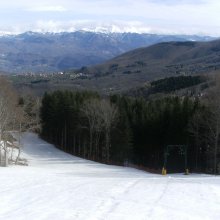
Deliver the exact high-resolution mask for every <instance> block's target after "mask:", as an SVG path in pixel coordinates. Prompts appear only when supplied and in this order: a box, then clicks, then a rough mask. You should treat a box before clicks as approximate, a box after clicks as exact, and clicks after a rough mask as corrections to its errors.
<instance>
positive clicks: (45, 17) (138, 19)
mask: <svg viewBox="0 0 220 220" xmlns="http://www.w3.org/2000/svg"><path fill="white" fill-rule="evenodd" d="M6 9H7V10H6ZM12 9H13V11H12ZM219 11H220V1H219V0H138V1H134V0H120V1H119V0H105V1H103V0H80V1H79V0H38V1H30V0H17V1H14V0H7V1H3V2H1V4H0V31H3V29H4V30H6V29H10V28H11V27H16V28H17V29H19V30H23V31H24V30H28V28H29V29H30V30H33V31H35V30H39V31H40V30H45V31H51V32H59V31H71V30H75V29H79V28H81V29H85V30H94V29H96V30H103V31H104V30H111V31H115V32H118V31H127V32H129V31H130V32H136V31H137V32H150V33H152V32H156V33H159V32H162V33H180V34H181V33H186V34H200V33H203V34H207V35H219V36H220V13H219ZM57 12H60V13H57ZM61 12H65V13H61ZM12 13H13V14H12ZM115 21H119V22H115ZM133 21H135V22H133ZM6 25H7V27H6ZM3 26H4V28H3ZM18 27H19V28H18ZM11 29H13V28H11Z"/></svg>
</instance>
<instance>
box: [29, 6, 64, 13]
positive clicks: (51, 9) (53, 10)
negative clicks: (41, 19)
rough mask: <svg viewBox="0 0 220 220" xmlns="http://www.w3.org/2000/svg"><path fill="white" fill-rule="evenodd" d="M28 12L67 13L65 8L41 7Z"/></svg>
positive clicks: (30, 9)
mask: <svg viewBox="0 0 220 220" xmlns="http://www.w3.org/2000/svg"><path fill="white" fill-rule="evenodd" d="M27 10H28V11H36V12H64V11H67V9H66V8H64V7H63V6H39V7H33V8H29V9H27Z"/></svg>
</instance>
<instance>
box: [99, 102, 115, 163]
mask: <svg viewBox="0 0 220 220" xmlns="http://www.w3.org/2000/svg"><path fill="white" fill-rule="evenodd" d="M117 113H118V111H117V107H116V106H115V105H113V104H111V103H110V101H109V100H105V99H103V100H101V101H100V107H99V115H100V117H101V119H102V126H103V129H104V136H105V147H104V150H103V159H104V160H105V161H106V162H107V163H109V159H110V148H111V129H112V127H113V125H114V123H115V122H116V119H117Z"/></svg>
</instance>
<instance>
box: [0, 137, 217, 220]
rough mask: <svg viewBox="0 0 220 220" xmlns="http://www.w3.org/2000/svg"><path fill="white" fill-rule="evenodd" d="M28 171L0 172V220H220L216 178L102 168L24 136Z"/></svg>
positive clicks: (1, 170)
mask: <svg viewBox="0 0 220 220" xmlns="http://www.w3.org/2000/svg"><path fill="white" fill-rule="evenodd" d="M22 142H23V153H22V157H25V158H27V159H28V161H29V166H11V167H8V168H3V167H1V168H0V219H1V220H8V219H13V220H24V219H25V220H43V219H47V220H66V219H69V220H78V219H82V220H93V219H94V220H99V219H100V220H101V219H112V220H113V219H114V220H116V219H117V220H128V219H131V220H139V219H144V220H148V219H155V220H161V219H167V220H172V219H174V220H181V219H183V220H187V219H193V220H196V219H198V220H206V219H210V220H215V219H216V220H219V219H220V177H214V176H208V175H189V176H184V175H181V174H179V175H167V176H161V175H154V174H149V173H146V172H143V171H139V170H135V169H132V168H123V167H117V166H108V165H103V164H99V163H95V162H91V161H87V160H83V159H80V158H77V157H74V156H71V155H68V154H66V153H63V152H61V151H59V150H57V149H56V148H55V147H54V146H52V145H50V144H47V143H46V142H45V141H42V140H41V139H40V138H38V137H37V135H35V134H32V133H25V134H24V135H23V138H22Z"/></svg>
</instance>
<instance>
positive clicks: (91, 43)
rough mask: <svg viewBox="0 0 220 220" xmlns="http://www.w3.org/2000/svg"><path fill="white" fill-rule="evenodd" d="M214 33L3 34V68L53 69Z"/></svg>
mask: <svg viewBox="0 0 220 220" xmlns="http://www.w3.org/2000/svg"><path fill="white" fill-rule="evenodd" d="M212 39H213V38H212V37H200V36H190V35H189V36H188V35H156V34H138V33H101V32H88V31H76V32H72V33H67V32H66V33H35V32H26V33H23V34H18V35H5V36H1V37H0V70H1V71H5V72H10V73H25V72H53V71H63V70H67V69H76V68H81V67H83V66H91V65H96V64H99V63H102V62H105V61H107V60H109V59H112V58H113V57H115V56H118V55H121V54H123V53H125V52H128V51H130V50H134V49H136V48H140V47H147V46H150V45H153V44H157V43H160V42H170V41H178V42H184V41H191V42H194V41H209V40H212Z"/></svg>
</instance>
